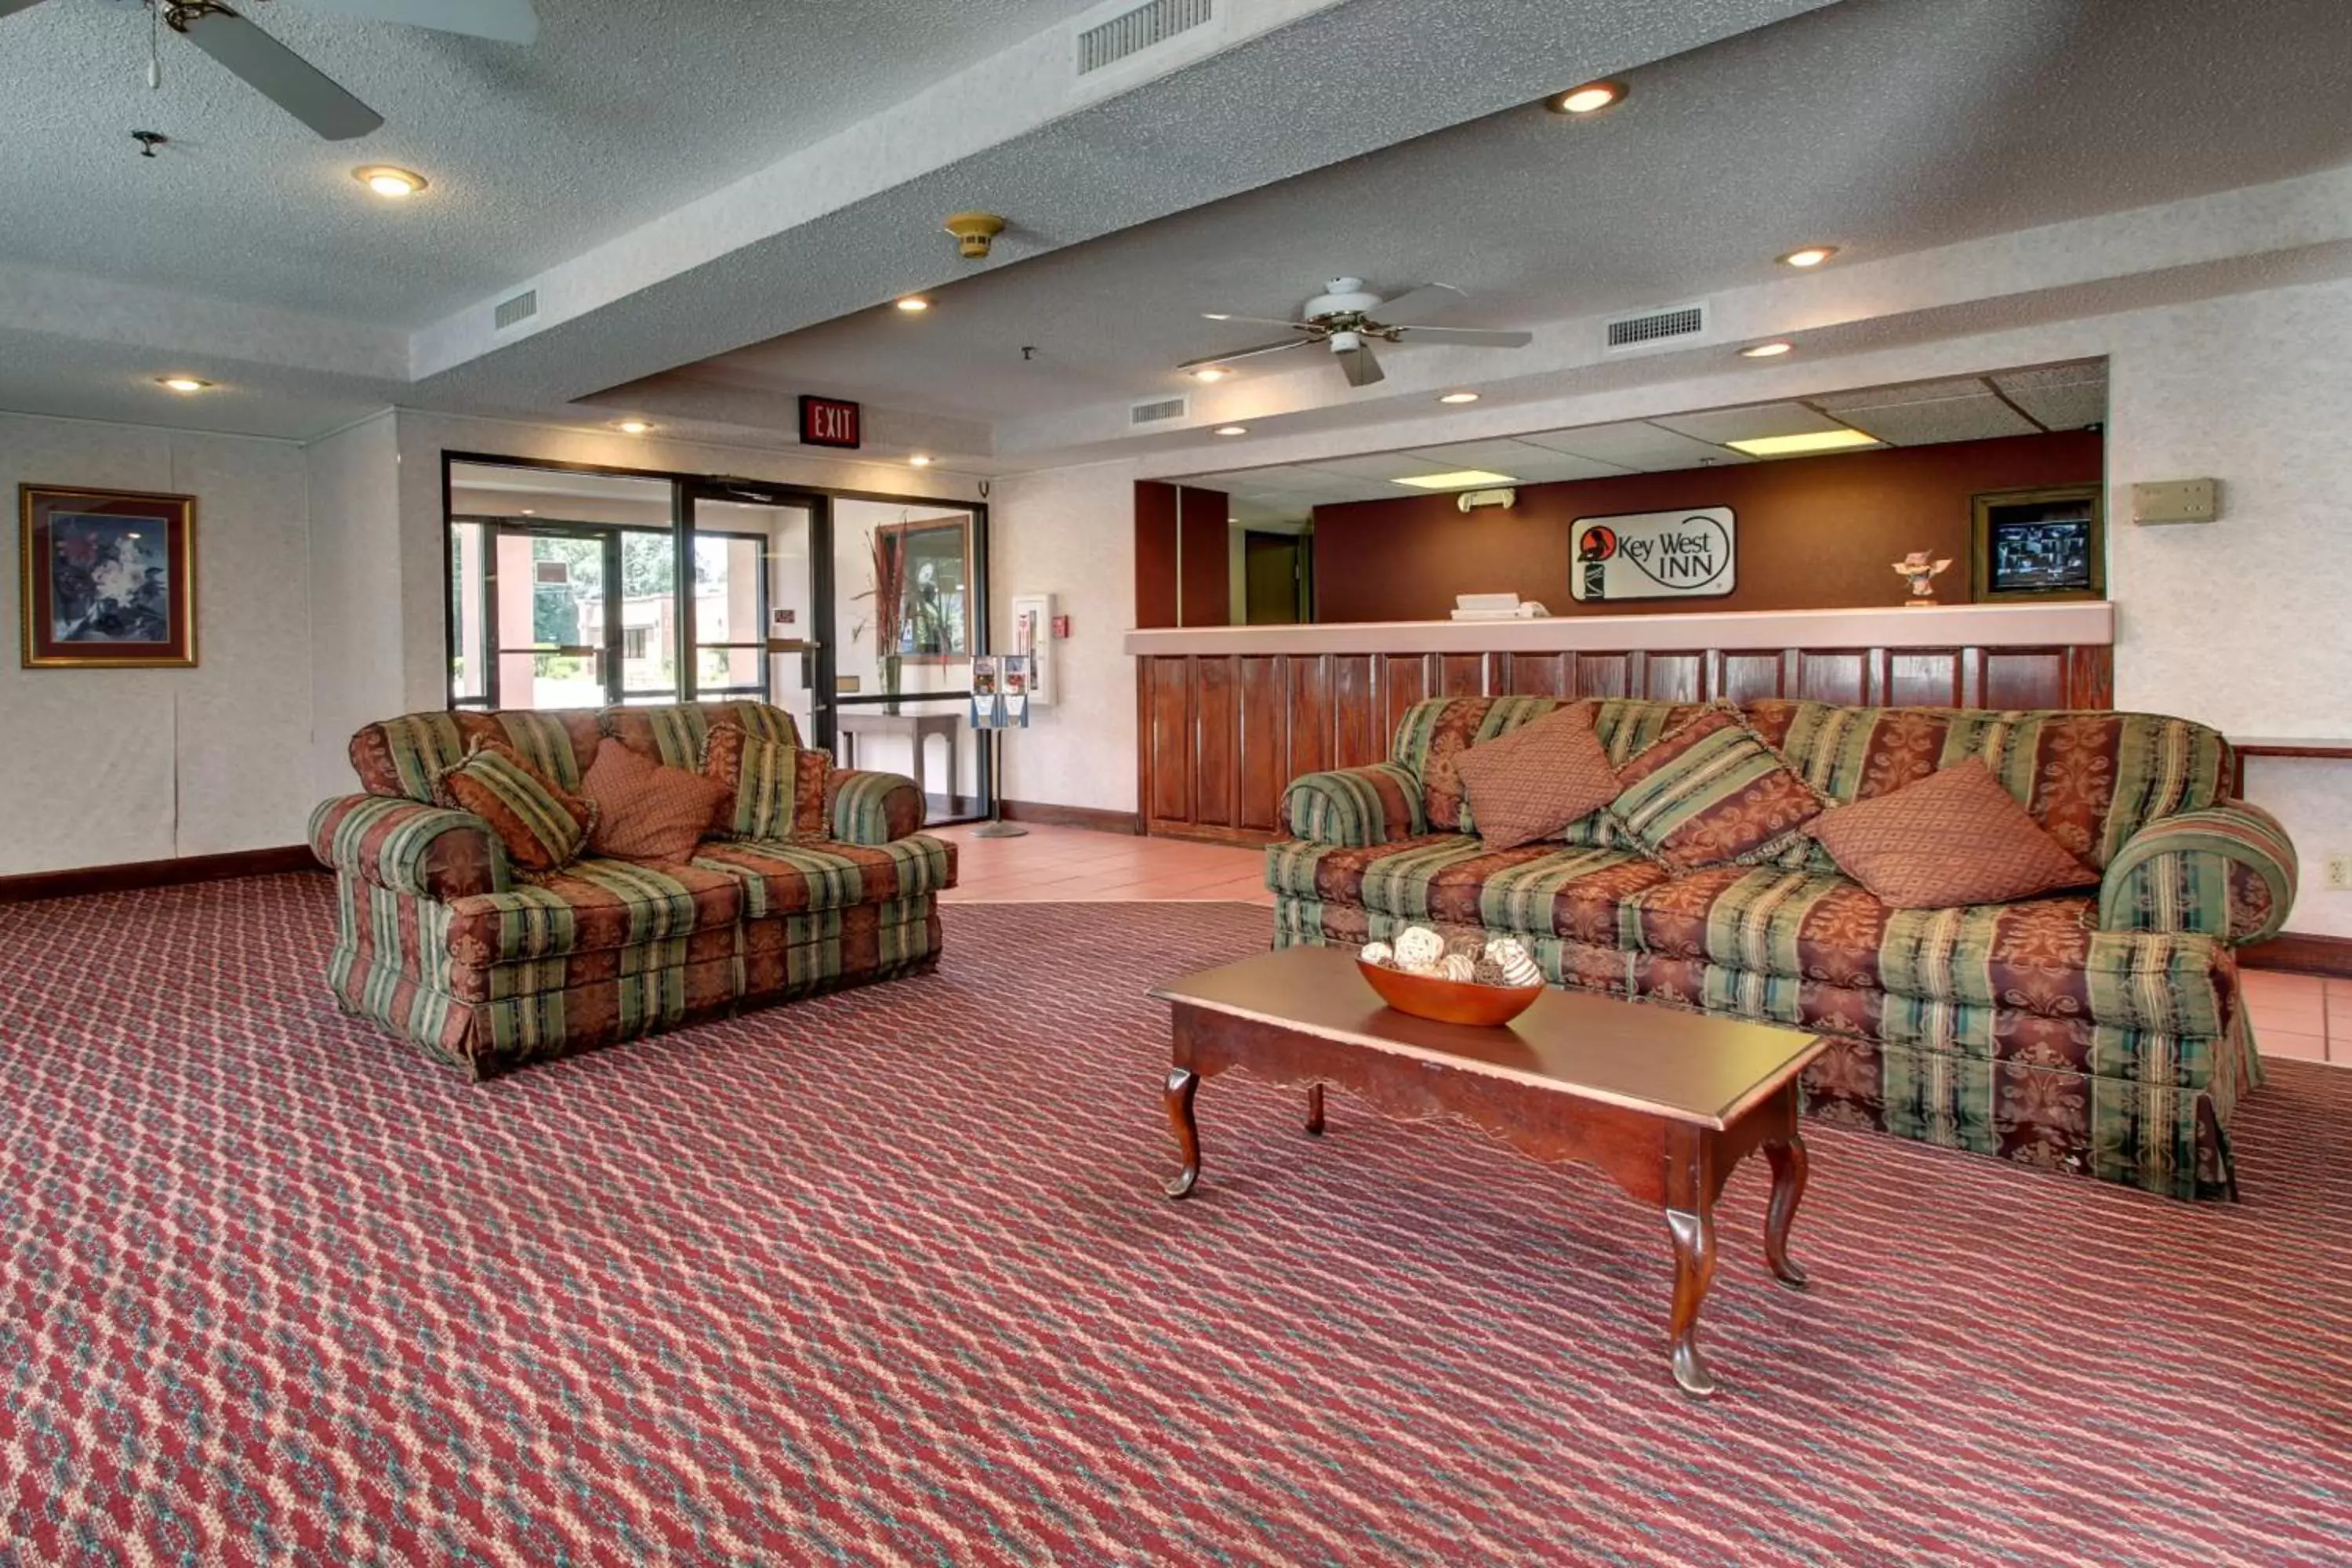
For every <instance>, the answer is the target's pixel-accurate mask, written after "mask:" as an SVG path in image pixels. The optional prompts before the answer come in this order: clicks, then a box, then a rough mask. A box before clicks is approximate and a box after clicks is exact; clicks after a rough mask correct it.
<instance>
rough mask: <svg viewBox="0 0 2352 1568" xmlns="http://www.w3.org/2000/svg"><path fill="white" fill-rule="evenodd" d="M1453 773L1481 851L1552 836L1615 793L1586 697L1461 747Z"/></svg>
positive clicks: (1614, 782) (1614, 775)
mask: <svg viewBox="0 0 2352 1568" xmlns="http://www.w3.org/2000/svg"><path fill="white" fill-rule="evenodd" d="M1454 773H1456V774H1457V775H1458V776H1459V777H1460V778H1461V780H1462V788H1463V791H1464V793H1465V794H1466V795H1468V796H1469V797H1470V820H1471V821H1472V823H1474V824H1475V825H1476V826H1477V829H1478V836H1479V837H1481V838H1484V839H1485V840H1486V847H1488V848H1489V849H1516V848H1517V847H1519V846H1520V845H1522V844H1533V843H1535V842H1536V841H1537V840H1538V839H1541V838H1550V837H1556V836H1557V835H1558V834H1559V833H1560V832H1561V831H1562V830H1563V829H1565V828H1566V827H1567V826H1568V825H1569V824H1570V823H1571V822H1574V821H1576V820H1578V819H1579V818H1580V817H1585V816H1591V815H1592V814H1593V813H1594V812H1596V811H1598V810H1600V809H1601V807H1602V806H1604V805H1608V804H1609V803H1610V802H1611V801H1612V800H1615V799H1616V798H1617V790H1618V784H1617V771H1616V770H1615V769H1614V768H1612V767H1611V766H1610V765H1609V751H1608V748H1607V747H1605V746H1603V745H1602V744H1601V737H1600V736H1598V735H1596V734H1594V733H1593V732H1592V705H1591V703H1589V702H1573V703H1570V705H1569V706H1567V707H1565V708H1559V709H1554V710H1552V711H1551V712H1549V713H1547V714H1545V715H1544V716H1543V717H1542V718H1540V719H1538V720H1536V721H1534V722H1533V723H1529V724H1522V725H1520V726H1519V727H1518V728H1517V729H1516V730H1513V731H1511V732H1510V733H1508V734H1507V735H1497V736H1496V737H1495V738H1494V739H1493V740H1491V741H1486V742H1481V743H1480V744H1478V745H1475V746H1472V747H1470V748H1468V749H1467V750H1465V751H1464V752H1460V753H1458V754H1457V755H1456V756H1455V757H1454Z"/></svg>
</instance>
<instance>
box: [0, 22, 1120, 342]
mask: <svg viewBox="0 0 2352 1568" xmlns="http://www.w3.org/2000/svg"><path fill="white" fill-rule="evenodd" d="M1088 3H1089V0H987V3H986V4H978V3H974V0H537V4H538V10H539V14H540V20H541V28H540V36H539V41H538V42H537V43H536V44H534V45H531V46H530V47H513V46H509V45H504V44H496V43H490V42H487V41H485V40H482V39H478V38H467V37H457V36H454V35H451V34H446V33H433V32H426V31H423V30H420V29H417V28H413V27H399V26H388V25H384V24H381V23H374V22H366V21H360V20H355V19H353V18H352V17H349V16H341V15H336V14H331V13H329V12H326V11H324V10H318V11H311V10H306V9H304V8H303V6H302V5H301V4H300V0H255V3H253V4H250V5H244V6H243V7H242V9H244V10H245V11H247V13H248V14H249V16H251V17H252V18H253V19H255V20H256V21H257V24H258V25H259V26H263V27H265V28H267V29H268V31H270V32H271V33H273V34H275V35H276V36H277V37H279V38H280V39H281V40H283V41H284V42H286V43H287V44H289V46H291V47H293V48H294V49H295V50H297V52H299V53H300V54H301V55H302V56H303V57H304V58H307V59H309V60H310V62H311V63H312V64H314V65H316V66H318V67H319V68H321V69H323V70H325V71H326V72H327V73H328V74H329V75H330V76H331V77H333V78H334V79H337V80H338V81H340V82H341V83H342V84H343V85H344V86H345V87H347V88H349V89H351V90H352V91H353V92H354V93H356V94H358V95H359V96H360V97H361V98H362V100H365V101H367V102H368V103H369V104H370V105H372V106H373V108H374V109H375V110H377V111H378V112H380V113H382V114H383V117H384V121H385V123H384V126H383V129H382V130H380V131H378V132H375V133H374V134H373V135H370V136H367V137H363V138H361V139H359V140H356V141H351V142H323V141H320V139H319V138H318V137H316V136H314V135H312V134H311V133H310V132H309V131H307V130H305V129H304V128H303V127H302V126H301V125H299V123H297V122H296V121H294V120H292V119H291V118H289V116H288V115H287V114H285V112H284V111H282V110H278V108H276V107H275V106H274V105H272V104H270V103H269V102H268V100H265V99H263V98H261V97H260V96H259V95H257V94H256V93H255V92H253V91H252V90H251V89H248V88H247V87H246V86H245V84H244V83H243V82H241V81H239V80H237V79H236V78H234V77H232V76H230V75H229V74H228V73H227V72H226V70H224V69H223V68H221V67H219V66H217V65H215V63H214V62H213V61H212V60H211V59H210V58H208V57H206V56H205V54H204V53H203V51H201V50H200V49H198V48H196V47H194V45H192V44H190V43H188V42H187V41H186V40H184V39H181V38H176V37H171V36H169V35H168V34H167V35H166V36H165V37H164V38H163V45H162V47H163V89H162V90H161V91H159V92H150V91H149V90H148V89H147V81H146V63H147V48H148V32H149V28H148V23H147V19H146V12H145V10H144V9H143V8H142V7H141V6H139V5H131V4H128V3H126V0H47V3H46V4H42V5H36V6H34V7H33V8H32V9H31V10H29V11H26V12H22V13H20V14H18V15H16V16H7V17H0V104H5V115H6V127H5V134H0V262H17V263H23V264H28V265H33V266H39V267H47V268H57V269H60V270H69V271H74V272H78V273H83V274H87V275H95V276H100V277H104V278H108V279H116V280H121V281H128V282H137V283H149V284H169V285H171V286H173V287H174V288H179V289H186V290H188V291H190V292H192V293H196V294H204V295H210V296H214V297H215V298H220V299H229V300H245V301H249V302H255V303H263V304H268V305H271V306H275V307H278V308H281V309H285V310H301V311H311V312H317V313H320V314H326V315H332V316H338V317H343V318H346V319H352V320H359V321H373V322H382V323H386V324H393V325H399V326H403V327H420V326H423V325H425V323H427V322H429V321H433V320H435V319H436V318H437V317H439V316H442V315H445V314H446V313H447V312H449V311H451V310H456V309H457V308H458V307H460V306H463V305H466V304H468V303H470V302H472V301H474V300H480V299H483V298H485V297H486V296H488V295H489V294H490V293H492V292H494V291H496V290H497V289H500V288H502V287H504V286H505V285H506V284H508V283H509V282H511V281H513V280H514V279H519V278H523V277H528V276H530V274H531V273H533V272H536V271H538V270H540V269H541V268H544V267H546V266H548V265H550V264H551V263H553V262H556V261H559V260H562V258H566V257H569V256H572V255H573V254H574V253H576V252H578V251H580V250H582V249H583V248H584V247H587V246H589V245H591V244H593V243H594V242H595V241H598V240H600V239H603V238H605V237H608V236H611V235H613V234H615V233H618V232H621V231H623V230H625V229H628V228H631V227H634V226H637V225H639V224H642V223H645V222H647V221H649V220H651V219H654V218H656V217H657V216H660V215H661V214H663V213H664V212H667V211H668V210H670V209H672V208H674V207H676V206H677V205H680V204H681V203H682V202H685V201H686V200H688V199H689V198H691V197H693V196H697V195H702V194H703V193H705V192H708V191H710V190H712V189H715V188H717V187H718V186H719V185H722V184H726V183H727V182H728V181H730V180H731V179H733V178H735V177H737V176H739V175H740V174H744V173H745V172H747V171H749V170H751V169H753V168H755V167H758V166H761V165H762V164H766V163H772V162H774V161H775V160H776V159H777V158H778V157H780V156H782V155H783V154H785V153H789V152H791V151H793V149H795V148H799V147H802V146H805V145H806V144H808V143H810V142H814V141H816V140H818V139H819V138H821V137H823V136H824V135H825V134H827V133H828V132H833V131H835V130H837V129H839V128H840V127H842V126H843V125H845V124H847V123H850V122H851V121H856V120H857V119H860V118H862V117H864V116H866V115H868V114H872V113H874V112H875V111H876V110H877V109H880V108H882V107H884V106H886V105H888V104H890V103H893V102H896V101H898V100H902V99H904V98H906V97H908V95H909V94H911V93H913V92H914V91H916V90H917V89H920V88H922V87H924V86H926V85H928V84H929V83H930V82H932V81H934V80H936V79H939V78H940V77H942V76H945V75H947V74H949V73H950V72H951V71H953V70H954V69H956V68H959V67H961V66H962V65H964V64H966V63H968V62H970V61H971V60H972V59H974V58H980V57H982V56H984V55H987V54H991V53H993V52H994V51H995V50H997V49H1000V48H1003V47H1006V46H1007V45H1009V44H1012V43H1013V42H1014V41H1016V40H1017V39H1020V38H1022V37H1027V36H1028V35H1030V34H1032V33H1034V32H1036V31H1037V30H1038V29H1040V28H1042V27H1045V26H1049V25H1051V24H1053V23H1055V22H1058V21H1060V20H1062V19H1063V18H1065V17H1067V16H1074V15H1076V14H1077V13H1078V12H1080V11H1082V10H1084V9H1085V8H1086V6H1087V4H1088ZM201 25H202V24H201V23H199V24H198V26H201ZM133 130H153V131H159V132H163V133H164V134H166V135H168V136H170V137H171V138H172V145H171V146H169V147H167V148H165V149H164V150H163V153H162V154H161V155H160V156H158V157H156V158H153V159H144V158H142V157H140V156H139V155H138V148H137V146H136V145H135V144H134V143H133V142H131V136H130V132H132V131H133ZM363 163H396V164H400V165H402V166H404V167H407V168H412V169H416V170H418V171H420V172H422V173H423V174H425V175H426V176H427V177H428V178H429V179H431V180H432V182H433V189H432V190H431V192H430V193H429V194H428V195H427V196H426V197H425V199H423V200H418V201H414V202H410V203H407V204H398V205H396V204H393V203H387V202H383V201H380V200H376V199H374V198H372V197H370V196H368V195H366V193H364V192H363V191H362V189H361V188H360V186H359V185H358V184H355V183H354V182H353V181H352V179H351V177H350V172H351V170H352V168H353V167H355V166H357V165H360V164H363Z"/></svg>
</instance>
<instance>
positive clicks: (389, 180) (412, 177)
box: [352, 163, 432, 201]
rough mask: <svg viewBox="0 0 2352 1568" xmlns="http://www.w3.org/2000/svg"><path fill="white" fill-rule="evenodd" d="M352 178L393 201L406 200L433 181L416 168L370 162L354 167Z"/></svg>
mask: <svg viewBox="0 0 2352 1568" xmlns="http://www.w3.org/2000/svg"><path fill="white" fill-rule="evenodd" d="M352 179H354V180H357V181H358V182H359V183H360V184H362V185H365V186H366V187H367V188H368V189H369V190H371V191H373V192H374V193H375V194H376V195H380V196H383V197H385V198H387V199H389V200H392V201H402V200H405V199H406V198H407V197H410V196H413V195H415V194H416V193H417V192H419V191H421V190H423V189H424V188H425V186H426V185H428V184H431V183H432V182H431V181H429V180H427V179H426V178H425V176H424V175H422V174H418V173H416V171H415V170H414V169H398V168H394V166H393V165H391V164H389V163H370V164H367V165H365V166H364V167H362V168H357V169H353V170H352Z"/></svg>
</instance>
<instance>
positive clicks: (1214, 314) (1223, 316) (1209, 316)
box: [1201, 310, 1234, 321]
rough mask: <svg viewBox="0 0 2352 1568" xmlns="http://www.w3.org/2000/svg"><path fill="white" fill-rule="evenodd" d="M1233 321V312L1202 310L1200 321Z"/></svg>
mask: <svg viewBox="0 0 2352 1568" xmlns="http://www.w3.org/2000/svg"><path fill="white" fill-rule="evenodd" d="M1233 319H1234V317H1233V312H1232V311H1230V310H1203V311H1202V312H1201V320H1202V321H1232V320H1233Z"/></svg>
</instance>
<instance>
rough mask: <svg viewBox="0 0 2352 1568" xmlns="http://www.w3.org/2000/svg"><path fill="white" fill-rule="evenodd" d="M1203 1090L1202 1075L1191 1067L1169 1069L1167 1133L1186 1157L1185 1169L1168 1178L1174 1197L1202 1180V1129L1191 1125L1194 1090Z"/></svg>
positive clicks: (1179, 1195)
mask: <svg viewBox="0 0 2352 1568" xmlns="http://www.w3.org/2000/svg"><path fill="white" fill-rule="evenodd" d="M1200 1087H1201V1075H1200V1074H1198V1073H1196V1072H1194V1071H1193V1070H1192V1068H1169V1069H1168V1131H1171V1132H1172V1133H1174V1134H1175V1136H1176V1149H1177V1152H1179V1153H1181V1155H1183V1157H1184V1168H1183V1169H1182V1170H1181V1171H1179V1172H1177V1173H1175V1174H1174V1175H1173V1176H1171V1177H1170V1178H1168V1189H1167V1190H1168V1195H1169V1196H1170V1197H1171V1198H1181V1197H1182V1196H1184V1195H1185V1194H1187V1193H1190V1192H1191V1191H1192V1184H1194V1183H1195V1182H1197V1181H1199V1180H1200V1179H1201V1130H1200V1129H1199V1128H1197V1127H1195V1126H1194V1125H1193V1124H1192V1091H1193V1090H1194V1089H1198V1088H1200Z"/></svg>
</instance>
